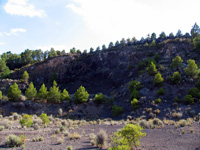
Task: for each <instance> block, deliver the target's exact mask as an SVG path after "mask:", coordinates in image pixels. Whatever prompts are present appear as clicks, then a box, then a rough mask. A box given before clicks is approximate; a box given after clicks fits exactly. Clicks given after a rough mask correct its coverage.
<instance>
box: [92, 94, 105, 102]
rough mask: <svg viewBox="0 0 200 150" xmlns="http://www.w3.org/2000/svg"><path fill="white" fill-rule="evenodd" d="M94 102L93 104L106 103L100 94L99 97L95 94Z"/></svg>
mask: <svg viewBox="0 0 200 150" xmlns="http://www.w3.org/2000/svg"><path fill="white" fill-rule="evenodd" d="M94 101H95V103H98V104H101V103H103V102H105V101H106V98H105V96H104V95H103V94H102V93H100V94H99V95H98V94H95V98H94Z"/></svg>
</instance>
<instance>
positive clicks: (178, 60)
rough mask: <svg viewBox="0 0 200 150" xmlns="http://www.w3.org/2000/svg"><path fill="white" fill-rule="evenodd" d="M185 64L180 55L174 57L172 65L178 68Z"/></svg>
mask: <svg viewBox="0 0 200 150" xmlns="http://www.w3.org/2000/svg"><path fill="white" fill-rule="evenodd" d="M182 65H183V60H182V58H181V57H180V56H176V57H175V58H174V59H172V63H171V67H172V68H176V69H178V68H179V67H181V66H182Z"/></svg>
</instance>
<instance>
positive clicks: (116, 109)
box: [112, 105, 124, 117]
mask: <svg viewBox="0 0 200 150" xmlns="http://www.w3.org/2000/svg"><path fill="white" fill-rule="evenodd" d="M122 113H124V108H123V107H120V106H117V105H114V106H113V107H112V114H113V116H114V117H116V116H119V115H120V114H122Z"/></svg>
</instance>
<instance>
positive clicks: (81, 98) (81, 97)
mask: <svg viewBox="0 0 200 150" xmlns="http://www.w3.org/2000/svg"><path fill="white" fill-rule="evenodd" d="M88 97H89V94H88V92H87V91H86V90H85V88H84V87H83V86H80V87H79V89H77V91H76V93H75V94H74V98H75V102H76V103H83V102H87V100H88Z"/></svg>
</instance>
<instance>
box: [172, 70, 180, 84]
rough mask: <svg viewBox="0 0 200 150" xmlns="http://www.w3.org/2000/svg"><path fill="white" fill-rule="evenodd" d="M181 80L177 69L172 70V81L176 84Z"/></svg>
mask: <svg viewBox="0 0 200 150" xmlns="http://www.w3.org/2000/svg"><path fill="white" fill-rule="evenodd" d="M181 80H182V78H181V75H180V73H179V72H178V71H176V72H174V74H173V76H172V78H171V81H172V83H174V84H177V83H179V82H180V81H181Z"/></svg>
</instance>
